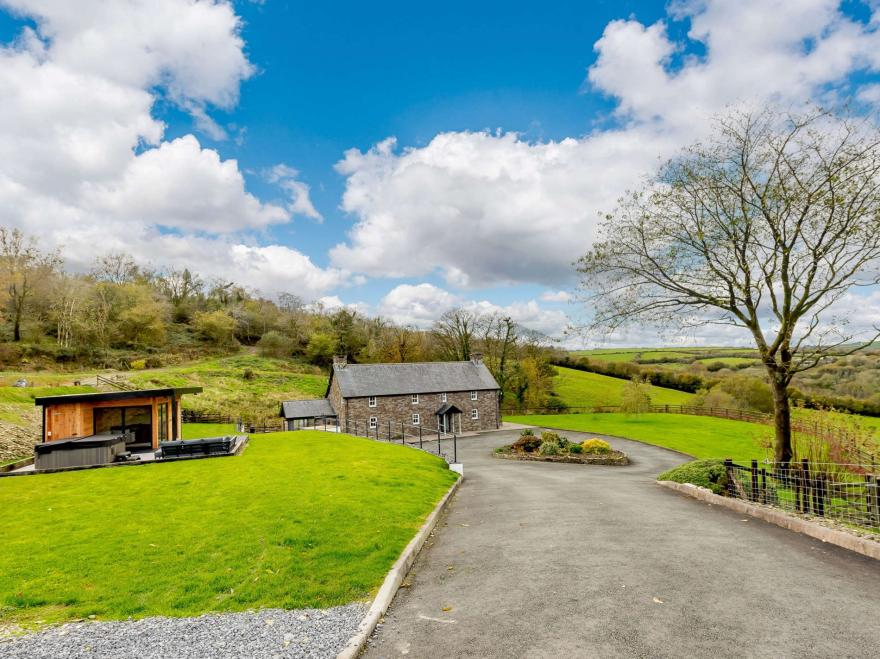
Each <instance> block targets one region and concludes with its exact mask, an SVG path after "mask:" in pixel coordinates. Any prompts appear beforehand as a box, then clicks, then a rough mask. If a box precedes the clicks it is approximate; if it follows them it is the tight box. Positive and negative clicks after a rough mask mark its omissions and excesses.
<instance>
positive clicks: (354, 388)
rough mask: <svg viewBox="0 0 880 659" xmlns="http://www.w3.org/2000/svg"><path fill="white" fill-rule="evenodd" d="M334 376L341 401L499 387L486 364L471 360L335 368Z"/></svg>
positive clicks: (352, 365) (349, 365)
mask: <svg viewBox="0 0 880 659" xmlns="http://www.w3.org/2000/svg"><path fill="white" fill-rule="evenodd" d="M333 377H334V378H335V379H336V381H337V382H338V383H339V390H340V391H341V392H342V396H343V398H359V397H363V396H395V395H401V394H428V393H443V392H448V391H474V390H476V391H484V390H486V389H498V388H499V387H498V383H497V382H495V378H493V377H492V374H491V373H490V372H489V369H488V368H486V365H485V364H482V363H479V364H477V363H474V362H470V361H467V362H419V363H411V364H347V365H345V366H339V365H336V366H334V367H333Z"/></svg>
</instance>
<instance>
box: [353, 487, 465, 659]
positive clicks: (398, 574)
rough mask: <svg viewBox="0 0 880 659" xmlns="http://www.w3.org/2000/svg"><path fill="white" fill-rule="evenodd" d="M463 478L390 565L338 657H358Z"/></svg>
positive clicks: (440, 502) (445, 495)
mask: <svg viewBox="0 0 880 659" xmlns="http://www.w3.org/2000/svg"><path fill="white" fill-rule="evenodd" d="M463 480H464V476H460V477H459V478H457V479H456V480H455V482H454V483H453V484H452V485H451V486H450V487H449V489H448V490H447V491H446V494H444V495H443V498H442V499H440V501H439V502H438V503H437V505H436V506H435V507H434V510H433V512H432V513H431V514H430V515H428V519H426V520H425V523H424V524H422V527H421V528H420V529H419V530H418V532H417V533H416V535H415V537H413V539H412V540H410V541H409V544H408V545H407V546H406V548H405V549H404V550H403V553H401V555H400V557H399V558H398V559H397V560H396V561H395V562H394V565H392V566H391V569H390V570H389V571H388V574H387V575H386V576H385V580H384V581H383V582H382V586H381V587H380V588H379V592H378V593H376V597H375V599H373V603H372V604H371V605H370V609H369V611H367V615H366V616H365V617H364V619H363V620H362V621H361V624H360V625H358V630H357V632H356V633H355V635H354V636H352V637H351V639H349V641H348V644H347V645H346V646H345V647H344V648H343V649H342V651H341V652H340V653H339V654H338V655H336V659H355V658H356V657H357V656H358V655H359V654H360V652H361V650H363V649H364V647H365V646H366V644H367V640H368V639H369V638H370V635H371V634H372V633H373V631H374V630H375V629H376V625H377V624H379V620H380V619H381V618H382V616H384V615H385V612H386V611H387V610H388V607H389V606H391V602H392V600H394V596H395V595H397V590H398V589H399V588H400V584H402V583H403V580H404V579H405V578H406V575H407V574H408V573H409V570H410V568H411V567H412V565H413V563H414V562H415V560H416V557H417V556H418V555H419V552H420V551H421V550H422V547H424V545H425V542H426V541H427V540H428V537H429V536H430V535H431V532H432V531H433V530H434V527H435V526H437V521H438V520H439V519H440V515H441V513H442V512H443V511H444V510H445V509H446V507H447V506H448V505H449V502H450V501H451V500H452V495H453V494H455V493H456V491H458V487H459V485H461V482H462V481H463Z"/></svg>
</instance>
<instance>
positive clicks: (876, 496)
mask: <svg viewBox="0 0 880 659" xmlns="http://www.w3.org/2000/svg"><path fill="white" fill-rule="evenodd" d="M872 488H873V490H874V492H873V493H872V492H871V489H872ZM865 503H866V504H867V509H868V521H869V522H870V523H872V524H876V525H877V526H880V481H878V480H877V479H876V478H874V477H873V476H871V474H865Z"/></svg>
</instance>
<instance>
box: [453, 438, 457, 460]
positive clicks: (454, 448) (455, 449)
mask: <svg viewBox="0 0 880 659" xmlns="http://www.w3.org/2000/svg"><path fill="white" fill-rule="evenodd" d="M452 462H453V463H457V462H458V435H456V434H453V435H452Z"/></svg>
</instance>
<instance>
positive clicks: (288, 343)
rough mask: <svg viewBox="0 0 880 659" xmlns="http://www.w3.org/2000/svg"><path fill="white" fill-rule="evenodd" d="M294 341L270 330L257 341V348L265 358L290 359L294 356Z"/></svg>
mask: <svg viewBox="0 0 880 659" xmlns="http://www.w3.org/2000/svg"><path fill="white" fill-rule="evenodd" d="M293 347H294V343H293V340H292V339H291V338H290V337H289V336H286V335H285V334H282V333H281V332H277V331H275V330H270V331H268V332H266V333H265V334H263V336H262V337H260V340H259V341H257V348H259V350H260V354H261V355H263V356H264V357H279V358H283V357H290V356H291V354H293Z"/></svg>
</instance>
